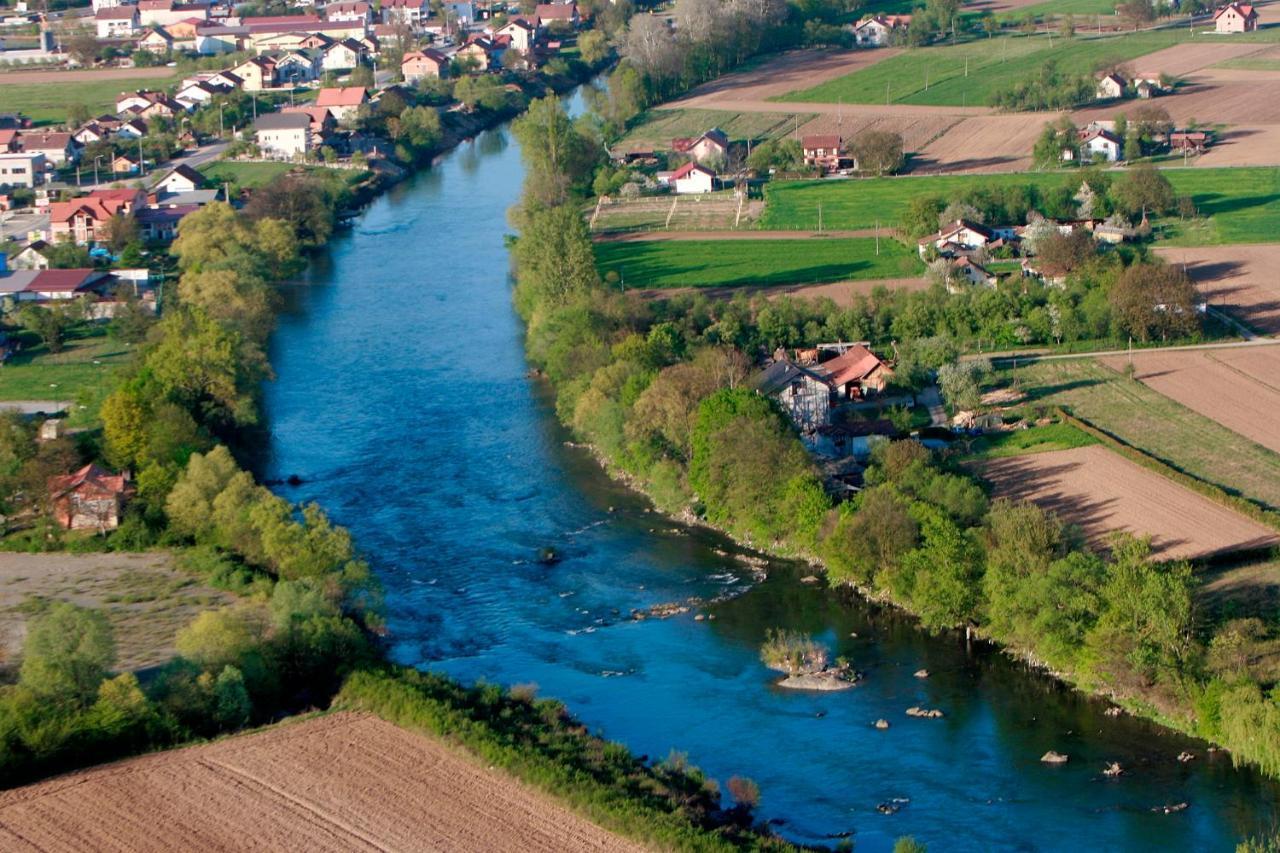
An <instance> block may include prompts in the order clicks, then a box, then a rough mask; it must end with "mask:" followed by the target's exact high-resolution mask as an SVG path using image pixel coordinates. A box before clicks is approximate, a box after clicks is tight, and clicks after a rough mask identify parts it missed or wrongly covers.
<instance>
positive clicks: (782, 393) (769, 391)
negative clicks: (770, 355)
mask: <svg viewBox="0 0 1280 853" xmlns="http://www.w3.org/2000/svg"><path fill="white" fill-rule="evenodd" d="M779 355H781V357H778V355H775V356H774V362H773V364H771V365H769V367H768V368H766V369H765V371H764V372H763V373H761V374H760V375H759V376H757V377H755V379H754V380H753V381H752V383H751V386H752V388H754V389H755V392H756V393H757V394H759V395H761V396H762V397H769V398H770V399H772V400H774V401H775V402H776V403H777V404H778V405H779V406H780V407H781V408H782V410H783V411H784V412H786V413H787V417H789V418H790V419H791V421H792V423H794V424H795V425H796V427H797V428H798V429H799V430H800V434H801V437H802V438H803V437H806V436H807V437H809V439H810V440H812V439H813V436H814V435H815V434H816V433H817V430H818V428H819V427H823V426H826V424H827V423H828V422H829V420H830V418H831V398H832V395H833V394H834V393H835V388H834V386H833V385H832V384H831V381H830V380H829V379H828V378H827V377H826V376H823V375H822V374H819V373H817V372H815V371H814V370H812V369H810V368H808V367H801V366H800V365H798V364H796V363H795V362H793V361H791V360H790V359H788V358H787V357H786V355H785V353H781V354H779Z"/></svg>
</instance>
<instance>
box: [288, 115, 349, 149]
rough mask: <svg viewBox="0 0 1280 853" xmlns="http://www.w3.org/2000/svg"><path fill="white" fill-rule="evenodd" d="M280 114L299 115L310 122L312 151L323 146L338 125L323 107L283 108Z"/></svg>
mask: <svg viewBox="0 0 1280 853" xmlns="http://www.w3.org/2000/svg"><path fill="white" fill-rule="evenodd" d="M280 112H282V113H301V114H302V115H305V116H306V117H307V119H308V120H309V121H310V122H311V126H310V130H311V147H312V148H313V149H314V148H319V147H320V146H322V145H325V144H326V143H327V142H328V140H329V137H330V135H332V134H333V131H334V129H335V128H336V127H337V125H338V123H337V122H336V121H334V120H333V114H332V113H330V112H329V111H328V110H326V109H325V108H324V107H284V108H283V109H281V110H280Z"/></svg>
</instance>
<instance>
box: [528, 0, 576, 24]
mask: <svg viewBox="0 0 1280 853" xmlns="http://www.w3.org/2000/svg"><path fill="white" fill-rule="evenodd" d="M534 14H536V15H537V16H538V20H539V21H541V22H542V25H543V26H548V25H550V24H553V23H555V22H557V21H559V22H560V23H561V25H562V26H565V27H568V28H573V27H576V26H578V24H579V23H581V18H579V16H578V4H577V3H573V2H570V3H539V4H538V7H537V9H536V11H535V12H534Z"/></svg>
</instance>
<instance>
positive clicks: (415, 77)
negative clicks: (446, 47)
mask: <svg viewBox="0 0 1280 853" xmlns="http://www.w3.org/2000/svg"><path fill="white" fill-rule="evenodd" d="M400 73H401V74H403V75H404V79H405V82H406V83H416V82H418V81H419V80H421V79H422V78H424V77H448V76H449V57H447V56H445V55H444V54H443V53H440V52H439V51H437V50H432V49H431V48H427V49H425V50H411V51H409V52H407V53H406V54H405V55H404V58H403V59H402V60H401V62H400Z"/></svg>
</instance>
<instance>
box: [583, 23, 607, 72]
mask: <svg viewBox="0 0 1280 853" xmlns="http://www.w3.org/2000/svg"><path fill="white" fill-rule="evenodd" d="M578 54H579V55H580V56H581V57H582V61H583V62H585V63H587V64H588V65H595V64H596V63H598V62H601V61H602V60H604V58H605V57H606V56H608V55H609V42H608V40H607V39H606V38H605V35H604V33H602V32H600V31H599V30H587V31H586V32H585V33H583V34H582V35H580V36H578Z"/></svg>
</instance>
